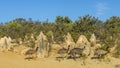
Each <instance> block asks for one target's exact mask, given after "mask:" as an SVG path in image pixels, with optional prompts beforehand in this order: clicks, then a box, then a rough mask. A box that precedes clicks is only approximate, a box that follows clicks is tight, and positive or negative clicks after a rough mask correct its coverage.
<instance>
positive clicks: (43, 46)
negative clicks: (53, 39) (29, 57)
mask: <svg viewBox="0 0 120 68" xmlns="http://www.w3.org/2000/svg"><path fill="white" fill-rule="evenodd" d="M36 45H37V46H38V47H39V49H38V53H37V54H38V57H40V58H44V57H48V55H49V50H50V45H49V42H48V40H47V37H46V36H45V35H44V34H43V32H40V34H39V36H38V37H37V41H36Z"/></svg>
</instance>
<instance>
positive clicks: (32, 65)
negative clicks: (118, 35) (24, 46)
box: [0, 52, 120, 68]
mask: <svg viewBox="0 0 120 68" xmlns="http://www.w3.org/2000/svg"><path fill="white" fill-rule="evenodd" d="M0 68H120V59H115V58H114V59H111V61H110V62H108V61H98V60H91V59H89V60H85V61H84V62H83V60H80V59H79V60H77V61H74V60H72V59H69V60H63V61H61V62H58V61H56V60H55V58H45V59H36V60H31V61H28V60H24V57H23V56H21V55H19V54H15V53H12V52H0Z"/></svg>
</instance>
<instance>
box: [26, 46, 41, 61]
mask: <svg viewBox="0 0 120 68" xmlns="http://www.w3.org/2000/svg"><path fill="white" fill-rule="evenodd" d="M38 48H39V47H37V48H36V49H35V50H34V49H29V50H28V51H27V52H25V55H28V57H26V58H25V59H28V60H29V59H34V57H33V56H32V54H35V53H36V52H37V50H38ZM30 55H31V56H30Z"/></svg>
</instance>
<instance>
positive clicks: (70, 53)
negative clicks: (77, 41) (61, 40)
mask: <svg viewBox="0 0 120 68" xmlns="http://www.w3.org/2000/svg"><path fill="white" fill-rule="evenodd" d="M85 48H86V46H85V45H84V46H83V48H73V49H71V50H70V45H69V46H68V49H66V48H62V49H60V50H58V52H57V53H58V54H59V55H60V56H59V57H56V59H57V60H58V61H60V60H61V59H64V58H67V59H74V60H76V59H77V58H80V57H85V55H84V54H83V51H84V50H85ZM107 53H108V52H107V51H104V50H102V49H98V50H96V51H94V56H93V57H91V59H95V58H102V57H104V55H106V54H107ZM89 55H90V54H88V55H87V56H89Z"/></svg>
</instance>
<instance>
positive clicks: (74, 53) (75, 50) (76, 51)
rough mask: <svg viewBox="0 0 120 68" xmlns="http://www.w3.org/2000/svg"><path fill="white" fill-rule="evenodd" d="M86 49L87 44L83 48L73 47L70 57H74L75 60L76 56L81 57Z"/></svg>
mask: <svg viewBox="0 0 120 68" xmlns="http://www.w3.org/2000/svg"><path fill="white" fill-rule="evenodd" d="M84 49H85V46H84V47H83V48H73V49H72V50H70V52H69V53H68V54H69V55H70V56H69V58H73V59H74V60H76V58H80V56H82V53H83V50H84Z"/></svg>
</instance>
